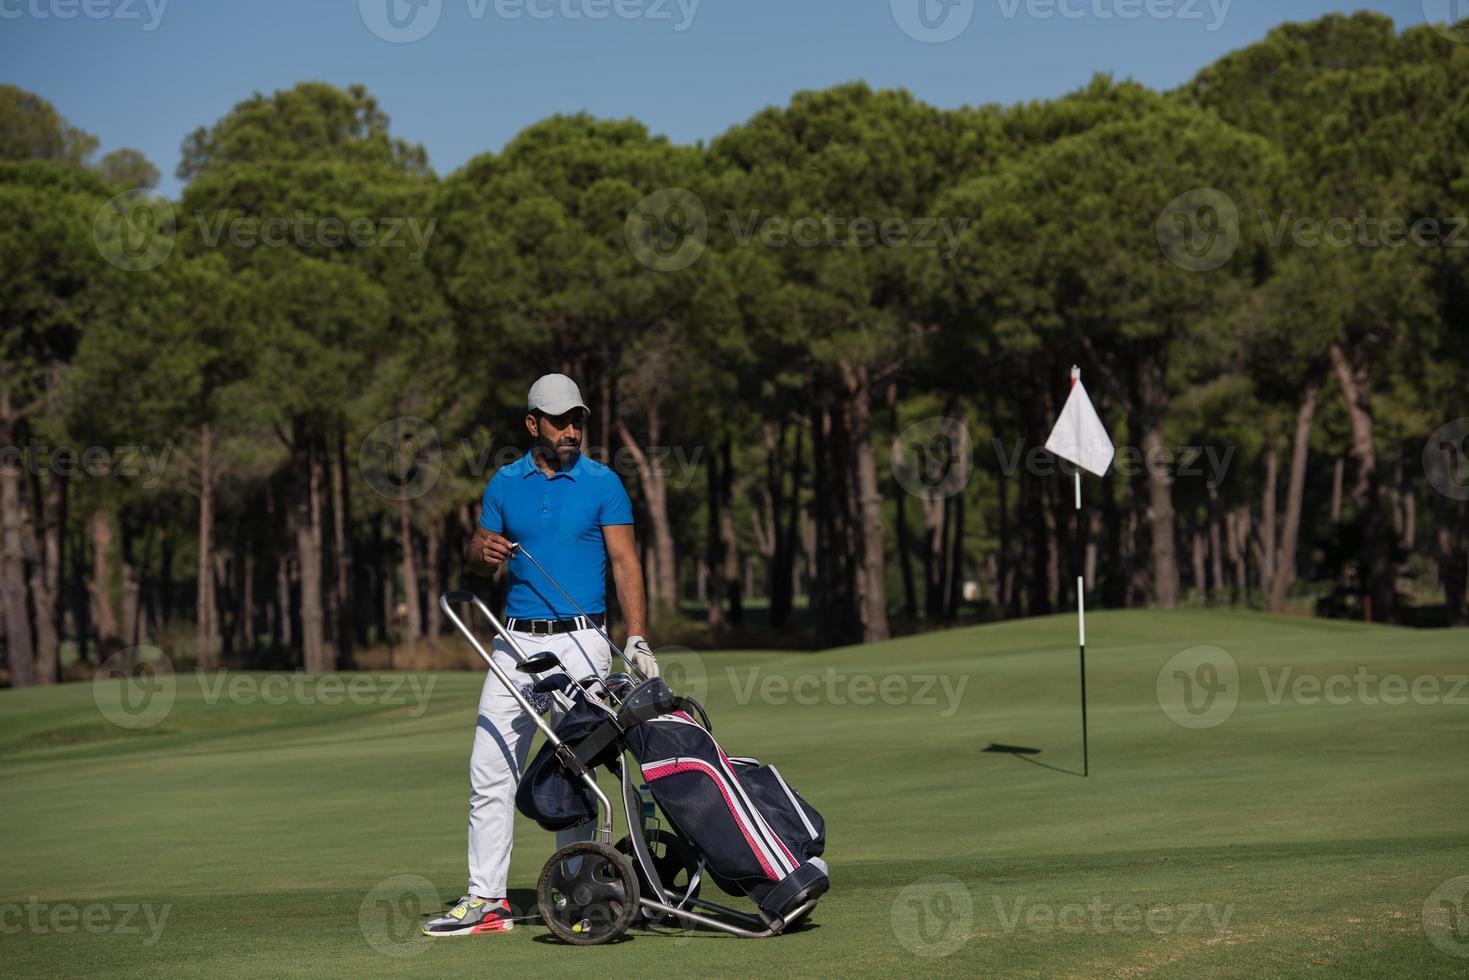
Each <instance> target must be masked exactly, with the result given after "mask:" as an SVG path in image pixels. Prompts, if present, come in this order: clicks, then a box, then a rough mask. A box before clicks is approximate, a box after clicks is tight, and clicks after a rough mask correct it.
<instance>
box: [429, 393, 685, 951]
mask: <svg viewBox="0 0 1469 980" xmlns="http://www.w3.org/2000/svg"><path fill="white" fill-rule="evenodd" d="M525 409H526V415H525V427H526V429H527V430H528V431H529V432H530V435H531V438H532V439H533V440H534V444H533V445H532V447H531V449H530V451H529V452H528V453H526V454H525V455H524V456H522V457H521V458H520V459H519V460H517V461H516V462H514V463H511V464H510V465H508V466H505V467H502V468H501V469H500V470H498V471H497V472H496V473H495V475H494V476H493V477H491V478H490V482H489V485H488V486H486V487H485V493H484V499H483V502H482V504H481V507H480V517H479V527H478V528H477V529H476V530H475V532H474V537H473V539H471V541H470V542H469V546H468V548H467V549H466V551H465V556H464V557H465V565H466V568H467V570H468V571H469V572H470V573H472V574H475V575H482V576H491V575H494V574H495V573H496V572H497V571H498V570H499V569H500V568H501V567H502V566H503V567H506V568H507V570H508V572H509V575H510V592H509V596H508V598H507V600H506V603H505V616H506V620H505V626H506V628H507V629H509V630H510V631H511V632H513V633H514V634H515V639H516V641H517V642H518V643H519V644H520V646H521V648H522V649H523V650H524V651H525V652H526V654H527V655H534V654H536V653H540V652H542V651H550V652H552V653H554V654H556V656H557V658H559V659H560V661H561V663H562V665H563V666H564V667H565V668H566V670H567V672H568V673H570V674H571V675H572V676H573V677H574V678H576V679H577V680H580V679H582V678H584V677H587V676H589V675H592V674H596V675H598V676H601V677H606V676H607V674H608V672H609V668H610V665H611V659H612V651H611V649H610V648H609V646H608V644H607V641H606V640H605V639H603V637H602V635H601V634H600V633H599V632H598V631H597V629H596V628H595V626H603V625H604V618H605V612H606V609H607V596H606V585H605V583H606V571H607V565H608V564H609V563H610V564H611V566H612V577H613V579H614V581H615V582H616V584H617V601H618V605H619V606H620V607H621V609H622V615H623V617H624V619H625V620H626V624H627V633H628V636H627V643H626V645H625V646H624V647H623V652H624V653H625V654H626V655H627V658H628V659H629V660H631V661H632V663H633V664H634V666H636V667H637V668H638V669H639V670H641V671H642V672H643V673H644V674H647V675H648V676H650V677H652V676H657V674H658V664H657V661H655V660H654V659H653V652H652V650H651V649H650V648H649V646H648V641H647V640H646V639H645V638H644V633H645V631H646V621H647V605H648V604H647V597H646V595H645V594H644V592H643V569H642V563H641V562H640V561H639V560H638V551H637V547H636V546H635V543H634V538H633V520H632V504H631V503H630V502H629V501H628V499H627V491H626V490H624V489H623V486H622V481H621V480H620V479H618V477H617V474H616V473H614V472H612V471H611V470H610V469H608V468H607V467H605V466H603V465H602V464H600V463H598V462H595V461H594V460H590V459H587V458H586V457H584V456H582V454H581V441H582V435H583V432H584V431H585V430H584V426H585V424H586V418H587V415H588V414H589V409H588V408H587V406H586V404H585V403H584V402H583V401H582V397H581V391H580V390H579V389H578V388H577V386H576V384H575V382H573V381H572V380H571V379H570V378H568V377H566V376H565V375H563V374H548V375H546V376H545V377H543V378H541V379H540V380H538V381H537V382H536V383H535V384H534V385H532V386H531V389H530V395H529V397H528V398H527V399H526V404H525ZM521 543H523V544H525V546H526V547H527V549H528V550H529V551H530V552H531V554H533V555H535V556H536V559H537V560H538V561H539V562H541V563H542V564H543V565H545V567H546V571H547V572H549V573H550V574H551V575H552V576H553V577H554V578H555V579H556V581H557V582H559V583H561V585H562V587H564V588H565V589H566V591H567V593H568V594H570V596H571V597H572V598H573V599H575V600H576V603H577V604H578V605H580V606H581V608H582V609H583V610H584V611H585V612H586V613H587V616H586V617H582V616H580V615H574V613H575V610H574V609H571V608H567V607H568V606H569V605H570V604H569V603H567V601H566V599H565V597H564V596H562V595H561V593H560V592H559V591H557V589H556V587H555V586H554V585H552V584H551V583H550V582H549V581H547V579H546V577H545V575H543V574H542V573H541V572H540V570H539V569H537V568H536V567H535V566H534V565H532V564H531V563H530V562H528V561H526V560H524V559H512V557H511V549H512V547H513V545H514V544H521ZM588 620H590V621H588ZM594 624H595V626H594ZM491 656H493V657H495V658H497V662H498V663H499V664H500V665H501V666H502V667H504V668H505V670H506V671H511V670H513V668H514V664H515V656H514V655H513V654H512V653H511V651H510V647H509V645H508V644H506V643H505V641H504V640H503V639H501V638H500V637H498V636H497V637H495V641H494V644H493V649H492V652H491ZM511 676H515V675H514V674H512V675H511ZM556 714H557V716H556V717H553V719H552V723H553V724H554V723H555V722H556V721H557V720H559V714H560V712H559V711H557V713H556ZM534 732H535V722H534V721H533V720H532V719H531V718H530V717H529V716H528V715H526V714H525V713H524V712H523V711H522V710H521V709H520V707H519V705H518V704H517V703H516V701H515V698H514V697H513V696H511V694H510V692H509V691H507V690H505V688H504V686H503V685H502V684H501V683H500V681H499V680H498V679H496V678H495V676H494V675H493V674H486V675H485V684H484V689H483V691H481V693H480V699H479V717H478V718H477V719H476V721H475V730H474V748H473V750H472V752H471V754H470V758H469V893H468V894H467V895H465V896H464V897H463V898H462V899H460V900H459V902H458V903H457V904H456V905H455V906H454V908H453V909H451V910H450V911H449V912H448V913H447V914H445V915H443V916H441V917H440V918H437V919H434V920H432V921H430V922H429V923H427V924H426V925H425V926H424V927H423V931H424V933H425V934H426V935H429V936H469V935H482V934H486V933H495V932H507V931H509V930H510V929H511V928H512V927H513V925H514V920H513V918H512V913H511V910H510V906H509V903H508V902H507V901H506V889H505V878H506V872H507V870H508V868H509V865H510V845H511V831H512V828H513V826H514V822H515V788H516V785H517V784H518V783H519V782H520V776H521V773H522V772H523V771H524V769H525V765H526V758H527V756H528V754H529V752H530V745H531V736H532V734H533V733H534ZM595 830H596V824H595V822H594V821H589V822H587V823H585V824H583V825H582V826H580V827H573V828H571V829H570V830H564V831H561V832H560V833H558V834H557V835H556V846H557V847H558V848H561V847H565V846H566V845H567V844H570V843H573V842H575V841H579V840H591V839H592V837H593V835H594V833H595Z"/></svg>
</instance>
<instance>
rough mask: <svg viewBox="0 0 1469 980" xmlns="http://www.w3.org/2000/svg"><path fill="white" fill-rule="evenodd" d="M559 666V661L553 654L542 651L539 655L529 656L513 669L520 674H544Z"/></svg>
mask: <svg viewBox="0 0 1469 980" xmlns="http://www.w3.org/2000/svg"><path fill="white" fill-rule="evenodd" d="M560 666H561V661H560V660H559V659H558V658H557V657H556V655H555V654H554V653H552V652H551V651H549V650H543V651H541V652H540V653H534V654H531V655H530V656H529V657H526V658H525V659H524V660H522V661H521V662H520V663H518V664H516V665H515V669H516V670H518V671H520V672H521V673H522V674H544V673H545V672H546V671H548V670H550V669H551V668H552V667H560Z"/></svg>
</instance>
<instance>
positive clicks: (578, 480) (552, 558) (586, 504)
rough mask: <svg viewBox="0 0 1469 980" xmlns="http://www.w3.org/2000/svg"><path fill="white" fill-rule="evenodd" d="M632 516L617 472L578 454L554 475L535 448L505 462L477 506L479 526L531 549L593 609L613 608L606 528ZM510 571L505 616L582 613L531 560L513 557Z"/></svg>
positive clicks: (563, 584)
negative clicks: (539, 460)
mask: <svg viewBox="0 0 1469 980" xmlns="http://www.w3.org/2000/svg"><path fill="white" fill-rule="evenodd" d="M632 522H633V521H632V502H631V501H629V500H628V499H627V491H626V490H625V489H623V486H622V481H621V480H620V479H618V477H617V474H616V473H614V472H612V471H611V470H610V469H608V468H607V467H605V466H603V465H602V464H601V463H598V462H597V461H596V460H593V459H588V458H587V457H585V456H580V455H579V456H577V458H576V463H574V464H573V465H572V467H571V469H569V470H564V471H562V472H560V473H557V474H555V475H554V476H550V477H548V476H546V474H545V472H544V471H542V470H541V468H540V467H539V466H537V465H536V464H535V460H534V459H533V458H532V457H531V454H530V453H526V454H525V455H524V456H522V457H521V458H520V459H518V460H516V461H515V462H513V463H511V464H510V465H509V466H502V467H501V468H500V469H499V470H497V471H496V472H495V475H494V476H492V477H490V482H489V484H488V485H487V486H486V487H485V495H484V499H483V500H482V501H481V502H480V511H479V523H480V527H482V528H484V529H485V530H486V531H494V532H495V533H496V534H503V535H504V536H505V537H507V538H509V539H510V540H511V541H515V542H518V543H519V544H522V545H524V546H525V547H526V548H528V549H529V550H530V553H531V554H533V555H535V557H536V561H538V562H540V563H541V564H542V565H544V566H545V568H546V571H548V572H550V573H551V575H552V577H553V578H555V579H556V581H557V582H560V583H561V587H562V588H563V589H565V590H566V591H567V592H568V593H569V594H570V595H571V597H572V598H573V599H575V600H576V601H577V602H578V603H579V604H580V605H581V607H582V608H583V609H585V610H586V611H587V612H588V613H600V612H606V611H607V585H606V583H607V547H606V544H605V543H604V542H603V540H602V528H603V527H607V526H610V525H614V524H631V523H632ZM509 569H510V594H509V597H508V598H507V599H506V601H505V615H506V616H513V617H515V618H516V619H571V618H572V617H573V616H575V615H576V609H575V608H573V607H572V606H571V604H570V603H568V602H567V601H566V597H565V596H563V595H562V594H561V593H560V592H559V591H557V589H556V587H555V586H554V585H552V584H551V583H550V582H547V581H546V577H545V576H544V575H542V574H541V571H540V569H538V568H536V566H534V565H532V564H531V563H530V562H529V561H527V560H526V559H524V558H520V557H516V556H512V557H511V559H510V563H509Z"/></svg>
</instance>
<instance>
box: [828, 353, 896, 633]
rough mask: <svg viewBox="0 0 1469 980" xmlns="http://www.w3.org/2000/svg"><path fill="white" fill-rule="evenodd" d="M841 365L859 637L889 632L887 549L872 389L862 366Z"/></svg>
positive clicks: (842, 363) (844, 363) (843, 362)
mask: <svg viewBox="0 0 1469 980" xmlns="http://www.w3.org/2000/svg"><path fill="white" fill-rule="evenodd" d="M839 366H840V368H841V371H842V382H843V389H844V394H845V395H846V413H847V417H848V419H849V420H850V423H851V428H850V430H849V435H848V439H849V442H850V444H851V446H852V448H853V458H852V462H853V464H854V471H853V474H852V476H853V478H854V481H853V483H854V489H855V490H856V494H857V504H858V524H857V530H858V550H859V556H860V557H859V565H858V568H857V602H858V610H859V616H860V620H861V624H862V642H864V643H877V642H881V641H882V640H886V639H888V638H890V637H891V636H892V631H891V630H890V629H889V627H888V610H887V573H886V567H885V563H886V549H885V548H884V547H883V528H882V490H881V488H880V487H879V486H878V480H877V450H876V449H875V448H874V447H873V445H872V389H871V379H870V376H869V374H868V371H867V368H866V367H865V366H862V365H853V364H851V363H849V362H847V361H845V360H844V361H841V362H839Z"/></svg>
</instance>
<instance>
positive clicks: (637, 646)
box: [622, 636, 658, 678]
mask: <svg viewBox="0 0 1469 980" xmlns="http://www.w3.org/2000/svg"><path fill="white" fill-rule="evenodd" d="M622 653H623V656H624V659H626V660H628V661H630V662H631V663H632V665H633V666H634V667H636V668H637V669H638V670H640V671H642V674H643V676H644V677H645V678H653V677H657V676H658V661H657V660H655V659H653V648H652V647H650V646H648V641H647V640H645V639H643V638H642V637H641V636H629V637H628V638H627V645H626V646H624V647H623V648H622Z"/></svg>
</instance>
